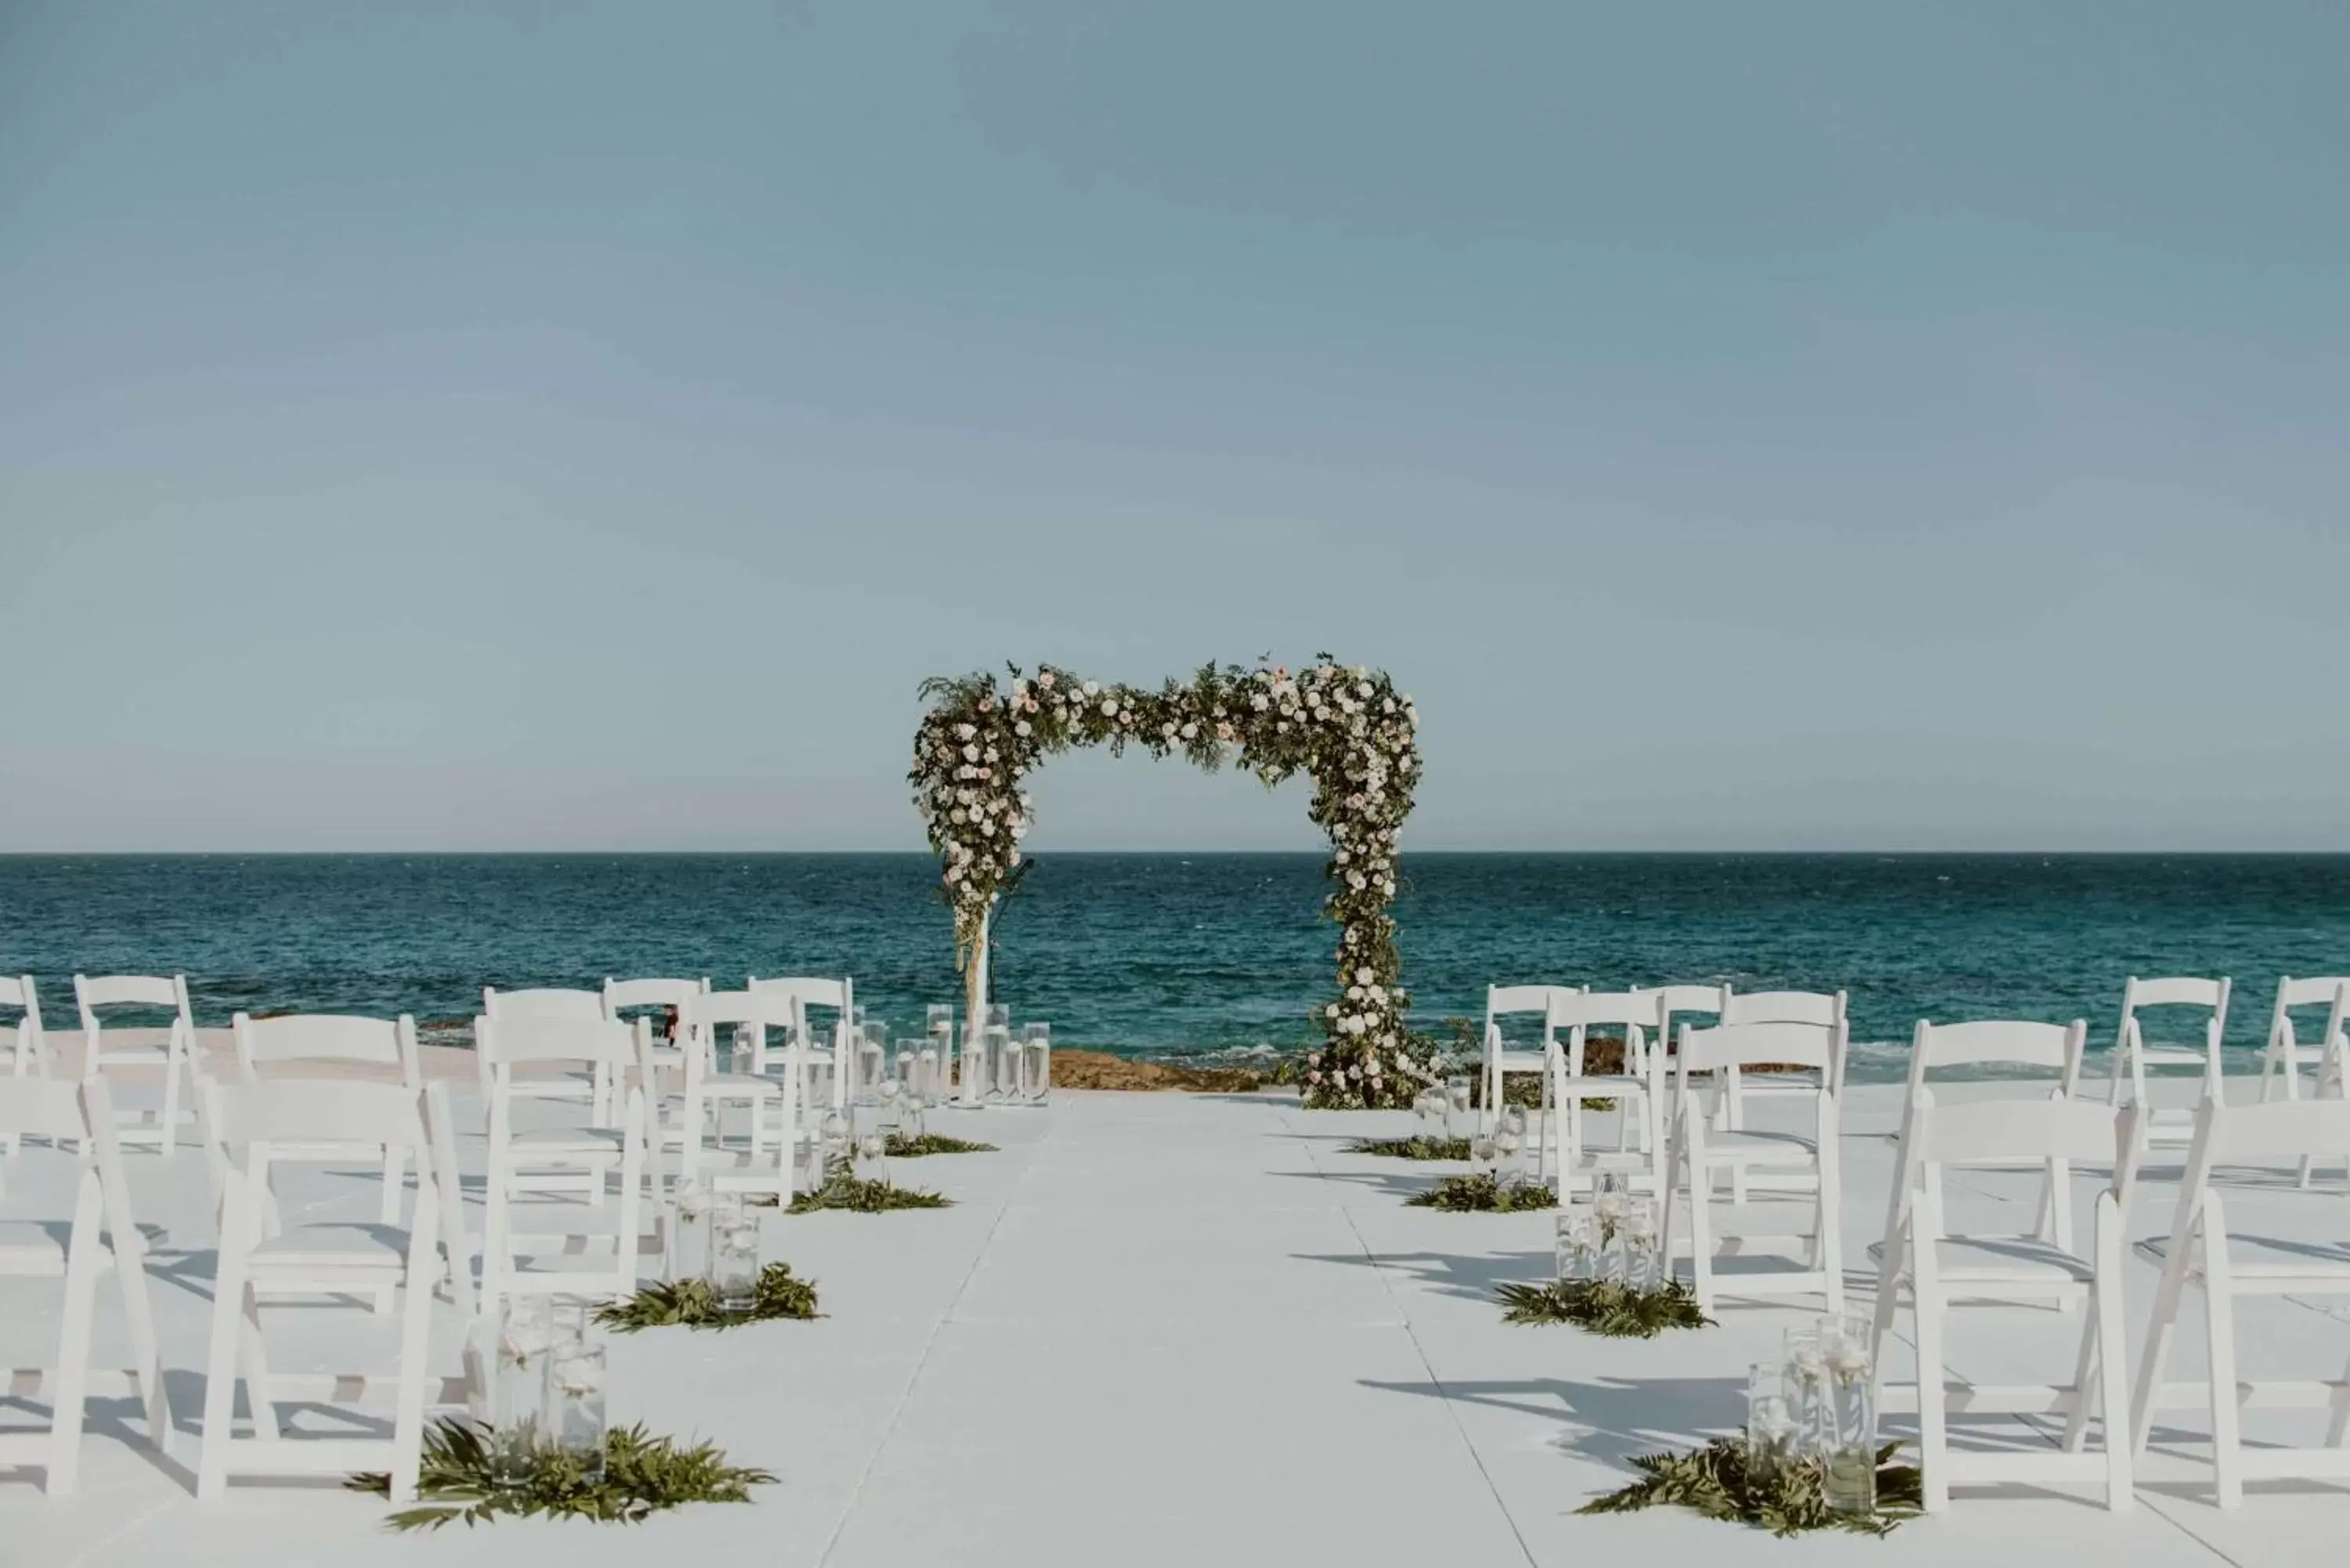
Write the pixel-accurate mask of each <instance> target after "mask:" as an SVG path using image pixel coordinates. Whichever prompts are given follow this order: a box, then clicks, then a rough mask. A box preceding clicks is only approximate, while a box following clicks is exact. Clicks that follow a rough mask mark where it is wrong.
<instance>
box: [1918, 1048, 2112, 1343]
mask: <svg viewBox="0 0 2350 1568" xmlns="http://www.w3.org/2000/svg"><path fill="white" fill-rule="evenodd" d="M2088 1036H2089V1025H2088V1023H2087V1021H2086V1020H2084V1019H2077V1018H2076V1019H2074V1021H2073V1023H2071V1024H2070V1025H2059V1024H2054V1023H2028V1022H2024V1021H2022V1020H2016V1019H2004V1018H1999V1019H1982V1020H1979V1021H1977V1022H1975V1023H1932V1022H1930V1021H1929V1020H1927V1019H1923V1018H1921V1019H1919V1020H1918V1027H1917V1030H1916V1032H1915V1033H1913V1034H1912V1035H1911V1036H1910V1044H1909V1087H1908V1091H1907V1093H1905V1094H1904V1096H1902V1102H1901V1132H1900V1136H1901V1137H1902V1138H1904V1139H1907V1138H1908V1136H1909V1109H1910V1107H1911V1106H1914V1105H1915V1104H1916V1103H1917V1100H1918V1091H1920V1090H1921V1089H1924V1088H1926V1087H1927V1086H1928V1075H1929V1074H1930V1073H1933V1072H1936V1071H1938V1070H1948V1069H1951V1068H1959V1067H1977V1068H1981V1067H2022V1068H2025V1069H2027V1070H2031V1071H2035V1072H2054V1074H2055V1075H2057V1076H2056V1082H2055V1084H2054V1085H2052V1086H2051V1087H2050V1088H2049V1089H2048V1091H2047V1096H2046V1097H2048V1098H2052V1099H2060V1100H2070V1099H2076V1098H2078V1097H2079V1095H2080V1089H2081V1064H2082V1062H2083V1059H2084V1058H2085V1054H2086V1053H2087V1049H2088ZM2002 1103H2005V1100H2004V1099H2003V1100H2002ZM1906 1203H1908V1192H1907V1191H1905V1190H1904V1189H1903V1188H1902V1185H1901V1183H1900V1182H1898V1181H1896V1182H1895V1183H1894V1187H1893V1191H1892V1192H1891V1193H1889V1194H1888V1195H1887V1204H1886V1210H1887V1212H1886V1227H1887V1235H1890V1234H1891V1233H1892V1225H1893V1220H1894V1217H1895V1216H1896V1215H1898V1213H1899V1212H1900V1210H1901V1209H1902V1206H1903V1205H1905V1204H1906ZM2031 1234H2032V1237H2033V1239H2037V1240H2041V1241H2052V1242H2054V1244H2055V1245H2057V1246H2059V1247H2062V1248H2064V1250H2065V1251H2071V1250H2072V1248H2073V1174H2072V1167H2071V1166H2070V1165H2069V1164H2068V1163H2067V1162H2065V1161H2064V1159H2062V1158H2053V1157H2052V1158H2050V1159H2048V1160H2047V1162H2046V1175H2045V1179H2044V1180H2043V1185H2042V1187H2041V1193H2040V1212H2039V1214H2038V1216H2037V1217H2036V1218H2035V1219H2034V1220H2033V1228H2032V1232H2031ZM2054 1294H2055V1295H2056V1298H2057V1299H2058V1300H2059V1301H2060V1302H2061V1303H2063V1304H2064V1306H2065V1307H2067V1308H2068V1309H2069V1308H2070V1307H2071V1306H2072V1305H2073V1304H2074V1303H2076V1302H2077V1301H2078V1300H2079V1299H2080V1292H2079V1290H2078V1289H2076V1288H2075V1287H2074V1285H2072V1284H2070V1283H2064V1284H2062V1285H2061V1286H2060V1288H2059V1289H2058V1290H2057V1291H2056V1292H2055V1293H2054Z"/></svg>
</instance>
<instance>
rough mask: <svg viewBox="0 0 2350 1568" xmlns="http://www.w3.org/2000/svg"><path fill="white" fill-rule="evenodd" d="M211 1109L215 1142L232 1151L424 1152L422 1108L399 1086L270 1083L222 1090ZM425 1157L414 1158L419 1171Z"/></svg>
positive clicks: (277, 1080)
mask: <svg viewBox="0 0 2350 1568" xmlns="http://www.w3.org/2000/svg"><path fill="white" fill-rule="evenodd" d="M212 1103H213V1106H214V1109H215V1113H216V1114H217V1115H218V1116H219V1117H220V1129H219V1131H220V1137H221V1138H222V1140H223V1141H224V1142H226V1143H228V1144H230V1145H232V1146H234V1147H246V1148H250V1147H252V1146H254V1145H255V1144H261V1145H267V1144H289V1145H290V1144H380V1145H381V1146H383V1147H386V1148H397V1149H404V1150H410V1151H423V1150H425V1149H426V1148H427V1147H428V1146H427V1141H426V1135H425V1129H424V1117H423V1112H422V1104H421V1097H420V1096H419V1095H418V1093H417V1091H415V1090H413V1089H411V1088H409V1087H408V1086H407V1085H402V1084H358V1083H350V1082H348V1081H339V1082H338V1081H332V1080H327V1079H319V1078H270V1079H265V1080H263V1081H262V1082H260V1083H257V1084H222V1085H216V1086H215V1087H214V1088H213V1096H212ZM428 1162H429V1160H428V1157H426V1156H425V1155H423V1154H422V1153H421V1152H420V1153H419V1160H418V1163H419V1165H420V1166H421V1165H424V1164H426V1163H428Z"/></svg>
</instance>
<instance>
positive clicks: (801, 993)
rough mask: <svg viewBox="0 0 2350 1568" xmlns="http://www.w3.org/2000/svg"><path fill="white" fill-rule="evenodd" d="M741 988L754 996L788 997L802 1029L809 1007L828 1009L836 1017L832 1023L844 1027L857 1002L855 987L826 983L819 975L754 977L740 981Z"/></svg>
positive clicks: (809, 1042) (853, 983) (833, 982)
mask: <svg viewBox="0 0 2350 1568" xmlns="http://www.w3.org/2000/svg"><path fill="white" fill-rule="evenodd" d="M743 989H744V990H745V991H748V992H751V993H752V994H754V995H755V996H774V997H785V998H788V999H789V1000H790V1001H791V1002H792V1004H793V1006H794V1007H795V1008H796V1009H798V1014H799V1023H800V1025H801V1026H802V1027H805V1026H806V1023H807V1010H808V1009H809V1008H811V1007H829V1008H831V1009H832V1010H833V1011H834V1012H837V1014H839V1016H838V1018H837V1020H836V1021H835V1022H836V1023H838V1024H839V1025H840V1026H842V1027H843V1028H846V1027H847V1023H848V1012H849V1009H850V1008H851V1007H853V1006H855V1005H856V1002H857V988H856V984H855V982H854V981H848V980H826V979H824V978H822V977H820V976H812V975H791V974H786V975H775V976H772V977H770V978H768V979H766V980H761V979H759V978H758V977H757V976H756V975H754V976H752V977H751V978H750V979H748V980H747V981H744V982H743ZM807 1043H808V1044H815V1041H814V1040H813V1039H810V1040H809V1041H808V1042H807Z"/></svg>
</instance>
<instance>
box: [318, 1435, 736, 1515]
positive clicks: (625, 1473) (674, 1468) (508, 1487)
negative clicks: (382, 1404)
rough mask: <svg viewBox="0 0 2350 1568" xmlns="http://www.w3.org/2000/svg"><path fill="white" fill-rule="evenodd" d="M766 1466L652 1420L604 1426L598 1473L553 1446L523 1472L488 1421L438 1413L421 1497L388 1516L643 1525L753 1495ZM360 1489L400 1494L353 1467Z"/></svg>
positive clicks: (349, 1483) (352, 1484) (536, 1452)
mask: <svg viewBox="0 0 2350 1568" xmlns="http://www.w3.org/2000/svg"><path fill="white" fill-rule="evenodd" d="M774 1480H775V1477H774V1476H772V1475H770V1474H769V1473H767V1472H766V1471H765V1470H760V1469H746V1468H744V1467H743V1466H740V1465H730V1464H728V1463H727V1462H726V1456H725V1455H724V1454H723V1453H721V1452H719V1450H718V1449H715V1448H714V1447H712V1445H710V1444H708V1443H697V1444H695V1445H694V1446H693V1447H692V1448H690V1449H681V1448H679V1447H678V1446H677V1445H676V1444H675V1443H674V1442H672V1441H671V1440H670V1439H669V1438H656V1437H652V1436H650V1434H648V1433H647V1432H646V1431H645V1429H644V1428H642V1427H625V1428H619V1430H616V1431H611V1432H608V1433H606V1434H605V1435H604V1470H603V1473H602V1474H601V1475H597V1474H594V1473H592V1472H591V1471H590V1469H588V1467H587V1466H586V1465H585V1464H583V1463H582V1462H581V1460H580V1458H579V1456H578V1455H577V1454H575V1453H569V1452H567V1451H565V1450H564V1449H560V1448H557V1447H555V1446H553V1445H548V1446H546V1447H543V1448H538V1449H533V1450H532V1451H531V1453H530V1455H529V1458H528V1460H527V1463H526V1464H525V1467H524V1468H523V1469H522V1470H521V1472H520V1473H519V1474H515V1473H514V1472H513V1470H512V1469H511V1468H510V1467H508V1466H504V1465H501V1464H500V1463H497V1462H495V1461H494V1459H493V1456H492V1452H491V1443H490V1434H489V1431H488V1429H487V1428H484V1427H482V1426H481V1425H479V1424H478V1423H476V1422H473V1421H470V1420H441V1421H435V1422H434V1423H433V1424H432V1426H431V1427H430V1428H426V1430H425V1433H424V1466H423V1470H422V1473H421V1477H420V1479H419V1480H418V1483H417V1499H418V1504H419V1506H417V1507H415V1508H409V1509H402V1510H401V1511H400V1512H398V1513H395V1514H393V1515H392V1516H391V1517H390V1519H389V1520H387V1521H385V1522H386V1523H388V1524H389V1525H390V1527H391V1528H392V1529H394V1530H421V1529H438V1528H439V1527H440V1526H442V1525H444V1524H447V1523H450V1522H451V1521H463V1522H464V1523H466V1524H469V1525H470V1524H486V1523H488V1522H490V1521H494V1520H497V1519H501V1518H508V1517H511V1518H516V1519H526V1518H529V1517H530V1516H532V1515H534V1514H536V1515H543V1516H546V1517H549V1518H563V1519H592V1520H597V1521H601V1522H606V1523H617V1524H635V1523H637V1522H639V1521H642V1520H644V1519H647V1518H650V1516H651V1515H653V1514H656V1513H660V1512H664V1511H667V1510H670V1509H672V1508H677V1507H680V1506H681V1505H682V1504H685V1503H689V1502H748V1501H751V1489H752V1488H753V1487H754V1486H765V1485H768V1484H770V1483H772V1482H773V1481H774ZM343 1484H344V1485H345V1486H346V1487H348V1488H349V1489H350V1490H353V1491H366V1492H373V1493H375V1494H376V1495H377V1496H379V1497H389V1496H390V1494H391V1478H390V1476H389V1475H386V1474H384V1473H383V1472H381V1471H376V1472H373V1473H371V1474H362V1475H355V1476H352V1477H351V1478H350V1479H349V1480H346V1481H345V1482H344V1483H343Z"/></svg>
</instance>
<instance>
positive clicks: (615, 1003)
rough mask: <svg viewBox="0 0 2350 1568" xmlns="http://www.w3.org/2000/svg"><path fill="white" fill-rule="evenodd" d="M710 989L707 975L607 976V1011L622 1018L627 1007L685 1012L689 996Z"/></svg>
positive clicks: (609, 1016)
mask: <svg viewBox="0 0 2350 1568" xmlns="http://www.w3.org/2000/svg"><path fill="white" fill-rule="evenodd" d="M709 989H710V981H709V980H708V978H707V977H705V978H703V979H701V980H607V981H604V1015H605V1016H606V1017H608V1018H618V1017H619V1016H620V1013H621V1012H622V1011H623V1010H624V1009H627V1008H631V1007H674V1008H676V1009H677V1010H678V1011H679V1013H680V1015H681V1016H682V1014H683V1012H684V1010H685V1004H686V1002H688V1000H690V999H691V998H692V997H695V996H699V995H701V994H702V992H706V991H708V990H709Z"/></svg>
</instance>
